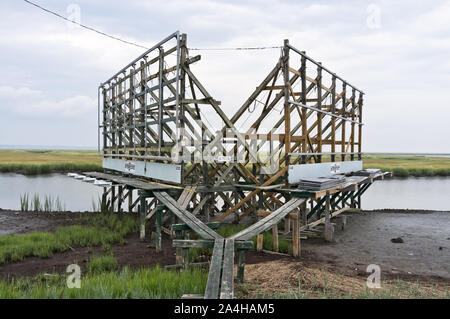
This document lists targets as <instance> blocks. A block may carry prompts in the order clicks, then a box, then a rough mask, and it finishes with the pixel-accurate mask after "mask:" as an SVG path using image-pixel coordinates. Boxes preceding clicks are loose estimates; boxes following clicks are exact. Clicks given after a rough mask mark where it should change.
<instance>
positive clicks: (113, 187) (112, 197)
mask: <svg viewBox="0 0 450 319" xmlns="http://www.w3.org/2000/svg"><path fill="white" fill-rule="evenodd" d="M115 200H116V186H114V185H112V186H111V212H114V209H115V205H114V202H115Z"/></svg>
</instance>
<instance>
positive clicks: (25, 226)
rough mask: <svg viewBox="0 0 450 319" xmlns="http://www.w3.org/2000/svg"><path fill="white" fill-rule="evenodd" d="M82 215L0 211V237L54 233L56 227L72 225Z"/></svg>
mask: <svg viewBox="0 0 450 319" xmlns="http://www.w3.org/2000/svg"><path fill="white" fill-rule="evenodd" d="M82 214H83V213H72V212H55V213H46V212H19V211H13V210H2V209H0V236H3V235H9V234H22V233H28V232H35V231H54V230H56V228H57V227H58V226H65V225H73V224H74V223H76V222H78V221H79V219H80V216H81V215H82Z"/></svg>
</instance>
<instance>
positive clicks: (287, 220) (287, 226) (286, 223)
mask: <svg viewBox="0 0 450 319" xmlns="http://www.w3.org/2000/svg"><path fill="white" fill-rule="evenodd" d="M290 231H291V219H290V218H289V216H286V217H285V218H284V234H288V233H289V232H290Z"/></svg>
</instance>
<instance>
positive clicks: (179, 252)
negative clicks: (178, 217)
mask: <svg viewBox="0 0 450 319" xmlns="http://www.w3.org/2000/svg"><path fill="white" fill-rule="evenodd" d="M175 238H176V239H183V231H182V230H176V231H175ZM175 263H176V264H177V265H182V264H183V254H182V248H179V247H177V248H176V249H175Z"/></svg>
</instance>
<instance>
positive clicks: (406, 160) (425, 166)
mask: <svg viewBox="0 0 450 319" xmlns="http://www.w3.org/2000/svg"><path fill="white" fill-rule="evenodd" d="M363 163H364V168H380V169H381V170H382V171H385V172H393V173H394V176H396V177H409V176H414V177H420V176H443V177H445V176H450V158H448V157H425V156H391V155H389V156H388V155H385V156H383V155H367V156H363Z"/></svg>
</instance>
